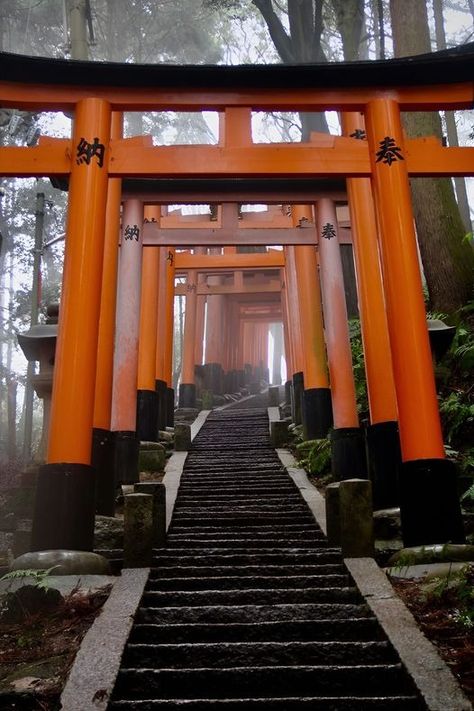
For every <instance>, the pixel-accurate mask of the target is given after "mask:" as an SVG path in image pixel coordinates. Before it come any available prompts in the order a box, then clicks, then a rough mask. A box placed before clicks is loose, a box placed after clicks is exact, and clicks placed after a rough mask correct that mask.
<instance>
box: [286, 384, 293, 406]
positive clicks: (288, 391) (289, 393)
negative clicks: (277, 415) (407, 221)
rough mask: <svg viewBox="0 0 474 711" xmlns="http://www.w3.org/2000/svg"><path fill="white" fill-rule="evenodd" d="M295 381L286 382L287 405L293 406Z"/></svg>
mask: <svg viewBox="0 0 474 711" xmlns="http://www.w3.org/2000/svg"><path fill="white" fill-rule="evenodd" d="M292 392H293V383H292V382H291V380H287V381H286V383H285V405H288V406H290V407H291V401H292V397H293V394H292Z"/></svg>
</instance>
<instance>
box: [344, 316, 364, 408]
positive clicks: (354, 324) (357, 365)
mask: <svg viewBox="0 0 474 711" xmlns="http://www.w3.org/2000/svg"><path fill="white" fill-rule="evenodd" d="M349 336H350V339H351V350H352V370H353V373H354V385H355V391H356V400H357V410H358V412H359V414H361V415H362V416H365V415H366V414H368V411H369V402H368V398H367V381H366V379H365V360H364V348H363V344H362V334H361V330H360V320H359V319H357V318H354V319H350V321H349Z"/></svg>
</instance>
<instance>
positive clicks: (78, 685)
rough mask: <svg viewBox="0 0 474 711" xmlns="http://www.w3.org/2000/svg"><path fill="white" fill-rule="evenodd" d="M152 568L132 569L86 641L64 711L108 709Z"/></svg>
mask: <svg viewBox="0 0 474 711" xmlns="http://www.w3.org/2000/svg"><path fill="white" fill-rule="evenodd" d="M149 572H150V569H149V568H128V569H126V570H124V571H123V572H122V575H121V576H120V578H119V579H118V580H117V582H116V583H115V585H114V586H113V588H112V591H111V593H110V595H109V597H108V599H107V600H106V602H105V604H104V606H103V608H102V611H101V612H100V614H99V616H98V617H97V618H96V619H95V621H94V623H93V624H92V626H91V627H90V628H89V630H88V631H87V633H86V635H85V637H84V639H83V640H82V643H81V646H80V648H79V651H78V653H77V655H76V658H75V660H74V663H73V665H72V668H71V671H70V673H69V676H68V679H67V681H66V685H65V687H64V689H63V692H62V694H61V708H62V709H63V711H101V710H103V711H105V709H106V708H107V706H108V703H109V700H110V695H111V693H112V690H113V688H114V684H115V680H116V678H117V674H118V671H119V668H120V662H121V659H122V654H123V650H124V648H125V644H126V643H127V639H128V636H129V634H130V630H131V628H132V625H133V618H134V615H135V613H136V611H137V608H138V606H139V604H140V600H141V598H142V595H143V590H144V589H145V585H146V582H147V580H148V575H149Z"/></svg>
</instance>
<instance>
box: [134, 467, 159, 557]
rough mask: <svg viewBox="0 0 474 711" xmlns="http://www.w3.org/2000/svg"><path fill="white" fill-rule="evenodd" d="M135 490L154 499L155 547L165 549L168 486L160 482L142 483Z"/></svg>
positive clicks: (136, 485)
mask: <svg viewBox="0 0 474 711" xmlns="http://www.w3.org/2000/svg"><path fill="white" fill-rule="evenodd" d="M134 489H135V492H136V493H137V494H150V496H152V497H153V546H154V547H155V548H163V546H164V545H165V541H166V486H165V485H164V484H162V483H161V482H158V481H141V482H140V483H138V484H135V487H134Z"/></svg>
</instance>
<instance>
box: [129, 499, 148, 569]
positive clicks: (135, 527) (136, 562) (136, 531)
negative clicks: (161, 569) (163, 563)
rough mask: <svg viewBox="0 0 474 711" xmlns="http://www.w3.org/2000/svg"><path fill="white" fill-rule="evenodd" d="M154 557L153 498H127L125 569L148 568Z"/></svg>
mask: <svg viewBox="0 0 474 711" xmlns="http://www.w3.org/2000/svg"><path fill="white" fill-rule="evenodd" d="M152 555H153V496H150V494H127V495H126V496H125V510H124V530H123V567H124V568H147V567H148V566H150V565H151V561H152Z"/></svg>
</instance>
